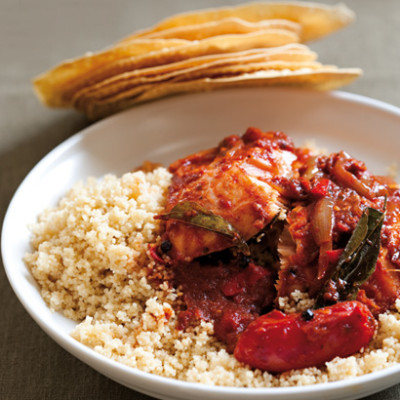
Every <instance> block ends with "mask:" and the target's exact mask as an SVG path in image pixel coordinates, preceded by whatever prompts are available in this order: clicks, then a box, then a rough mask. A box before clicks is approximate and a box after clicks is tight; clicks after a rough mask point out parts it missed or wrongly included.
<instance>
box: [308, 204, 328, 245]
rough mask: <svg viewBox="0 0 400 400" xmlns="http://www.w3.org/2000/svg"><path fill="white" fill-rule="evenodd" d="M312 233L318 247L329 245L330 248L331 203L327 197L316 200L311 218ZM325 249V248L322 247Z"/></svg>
mask: <svg viewBox="0 0 400 400" xmlns="http://www.w3.org/2000/svg"><path fill="white" fill-rule="evenodd" d="M312 217H313V218H312V223H311V226H312V232H313V236H314V240H315V243H316V244H317V245H318V246H322V245H323V244H326V243H330V244H331V247H332V230H333V222H334V218H333V201H332V199H330V198H329V197H323V198H322V199H320V200H318V201H317V203H316V204H315V206H314V212H313V216H312ZM324 247H325V246H324Z"/></svg>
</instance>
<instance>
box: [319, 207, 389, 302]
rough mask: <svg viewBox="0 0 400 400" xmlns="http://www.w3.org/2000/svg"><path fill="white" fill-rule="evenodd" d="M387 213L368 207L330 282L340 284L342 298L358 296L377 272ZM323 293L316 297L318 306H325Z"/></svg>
mask: <svg viewBox="0 0 400 400" xmlns="http://www.w3.org/2000/svg"><path fill="white" fill-rule="evenodd" d="M383 219H384V213H382V212H380V211H378V210H375V209H374V208H367V210H366V211H364V212H363V214H362V216H361V218H360V220H359V221H358V224H357V226H356V228H355V229H354V231H353V234H352V235H351V237H350V239H349V241H348V242H347V245H346V247H345V249H344V250H343V253H342V255H341V256H340V258H339V261H338V263H337V265H336V268H335V270H334V272H333V274H332V276H331V279H330V280H329V281H328V283H329V282H331V283H332V282H333V283H334V285H335V286H336V287H337V290H338V294H339V300H341V301H343V300H350V299H354V298H355V297H356V296H357V292H358V289H359V288H360V286H361V285H362V284H363V283H364V282H365V281H366V280H367V279H368V278H369V277H370V276H371V275H372V274H373V272H374V271H375V266H376V262H377V260H378V255H379V249H380V245H381V230H382V225H383ZM325 290H326V286H325V287H324V290H323V291H322V293H321V294H320V295H319V296H318V297H317V301H316V304H317V307H321V306H323V305H324V299H323V295H324V293H325Z"/></svg>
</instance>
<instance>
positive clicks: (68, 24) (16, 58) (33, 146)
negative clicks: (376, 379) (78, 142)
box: [0, 0, 400, 400]
mask: <svg viewBox="0 0 400 400" xmlns="http://www.w3.org/2000/svg"><path fill="white" fill-rule="evenodd" d="M235 3H239V2H238V1H235V0H231V1H226V0H215V1H212V0H197V1H195V0H186V1H179V0H146V1H139V0H133V1H130V0H113V1H107V0H85V1H81V2H80V1H77V0H70V1H67V0H58V1H54V0H53V1H51V0H35V1H31V0H0V49H1V53H0V59H1V64H0V65H1V67H0V88H1V90H0V115H1V117H0V222H1V221H2V220H3V217H4V214H5V211H6V208H7V205H8V203H9V201H10V200H11V197H12V195H13V193H14V191H15V190H16V188H17V187H18V185H19V184H20V182H21V181H22V179H23V178H24V176H25V175H26V174H27V173H28V172H29V170H30V169H31V168H32V167H33V166H34V165H35V164H36V163H37V162H38V161H39V160H40V159H41V158H42V157H43V156H44V155H45V154H46V153H48V152H49V151H50V150H51V149H53V148H54V147H55V146H56V145H57V144H59V143H60V142H62V141H63V140H64V139H66V138H68V137H69V136H71V135H73V134H74V133H76V132H78V131H79V130H81V129H82V128H84V127H85V126H87V125H88V122H87V121H86V119H85V118H84V117H83V116H81V115H79V114H77V113H75V112H73V111H54V110H48V109H46V108H44V107H42V106H41V104H39V102H38V101H37V99H36V98H35V96H34V94H33V92H32V87H31V84H30V80H31V79H32V77H34V76H35V75H37V74H38V73H40V72H43V71H44V70H46V69H48V68H49V67H51V66H53V65H54V64H56V63H58V62H59V61H61V60H64V59H66V58H69V57H74V56H78V55H81V54H82V53H84V52H86V51H88V50H95V49H99V48H101V47H103V46H105V45H107V44H110V43H112V42H113V41H115V40H117V39H119V38H121V37H124V36H126V35H128V34H129V33H130V32H132V31H135V30H137V29H140V28H144V27H146V26H149V25H152V24H154V23H155V22H157V21H158V20H160V19H162V18H164V17H166V16H168V15H170V14H173V13H177V12H181V11H185V10H191V9H196V8H206V7H212V6H215V5H224V4H235ZM324 3H331V4H332V3H334V2H333V1H324ZM347 4H348V5H349V6H350V7H351V8H353V9H354V10H355V11H356V14H357V20H356V22H355V23H354V24H353V25H352V26H350V27H349V28H347V29H345V30H343V31H341V32H338V33H336V34H334V35H332V36H331V37H328V38H325V39H323V40H321V41H320V42H318V43H315V44H311V47H312V48H314V49H315V50H317V51H318V52H319V54H320V59H321V60H322V61H323V62H324V63H333V64H336V65H339V66H343V67H346V66H348V67H361V68H363V70H364V76H363V77H362V78H361V79H359V80H358V81H357V82H356V83H354V84H353V85H351V86H348V87H347V88H345V89H344V90H346V91H350V92H353V93H359V94H363V95H366V96H370V97H373V98H377V99H379V100H383V101H387V102H389V103H392V104H394V105H396V106H400V67H399V66H400V50H399V49H400V2H399V1H398V0H384V1H370V0H349V1H348V2H347ZM377 134H379V133H378V132H377ZM399 134H400V132H399ZM0 327H1V328H0V357H1V358H0V360H1V362H0V398H1V399H5V400H21V399H97V400H100V399H114V398H115V399H117V398H118V399H121V400H122V399H149V397H148V396H145V395H142V394H140V393H136V392H133V391H131V390H129V389H127V388H125V387H123V386H120V385H119V384H117V383H114V382H113V381H111V380H109V379H107V378H105V377H103V376H102V375H100V374H98V373H97V372H95V371H94V370H92V369H91V368H89V367H87V366H86V365H85V364H83V363H81V362H80V361H78V360H77V359H75V358H74V357H72V356H71V355H70V354H68V353H67V352H66V351H64V350H63V349H62V348H61V347H59V346H58V345H56V344H55V343H54V342H53V341H52V340H51V339H50V338H49V337H48V336H46V335H45V334H44V333H43V332H42V331H41V329H40V328H39V327H38V326H37V325H36V324H35V323H34V321H33V320H32V319H31V318H30V317H29V316H28V314H27V313H26V311H25V310H24V309H23V307H22V306H21V305H20V303H19V302H18V300H17V298H16V296H15V295H14V293H13V291H12V289H11V287H10V285H9V283H8V281H7V279H6V276H5V273H4V270H3V268H0ZM399 398H400V385H398V386H395V387H393V388H391V389H388V390H386V391H384V392H382V393H378V394H376V395H373V396H370V397H368V399H369V400H383V399H385V400H390V399H399Z"/></svg>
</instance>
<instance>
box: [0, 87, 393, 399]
mask: <svg viewBox="0 0 400 400" xmlns="http://www.w3.org/2000/svg"><path fill="white" fill-rule="evenodd" d="M248 126H255V127H259V128H261V129H263V130H281V131H284V132H286V133H287V134H288V135H289V136H291V137H292V138H293V139H294V140H295V142H296V143H297V144H302V143H303V142H304V141H306V140H307V139H312V140H314V141H315V143H316V144H317V145H318V146H319V147H326V148H328V149H329V150H330V151H337V150H341V149H345V150H346V151H347V152H349V153H350V154H352V155H353V156H354V157H356V158H360V159H362V160H363V161H365V162H366V163H367V165H368V167H369V169H370V170H371V171H373V172H374V173H376V174H385V173H386V172H387V167H388V166H389V165H390V164H391V163H392V162H395V161H396V160H397V159H398V153H399V150H400V110H399V109H398V108H396V107H393V106H391V105H388V104H385V103H382V102H379V101H376V100H372V99H368V98H365V97H361V96H357V95H352V94H348V93H343V92H333V93H318V92H310V91H303V90H295V89H293V90H291V89H263V88H257V89H255V88H252V89H231V90H224V91H218V92H213V93H202V94H193V95H185V96H179V97H173V98H169V99H165V100H160V101H157V102H153V103H149V104H145V105H142V106H140V107H137V108H134V109H131V110H128V111H126V112H123V113H120V114H118V115H115V116H113V117H111V118H108V119H106V120H104V121H101V122H99V123H96V124H94V125H92V126H90V127H89V128H87V129H85V130H84V131H82V132H80V133H78V134H76V135H75V136H73V137H71V138H70V139H68V140H66V141H65V142H64V143H62V144H61V145H59V146H58V147H56V148H55V149H54V150H53V151H52V152H50V153H49V154H48V155H47V156H46V157H44V159H43V160H42V161H41V162H39V163H38V165H37V166H36V167H35V168H34V169H33V170H32V171H31V172H30V174H29V175H28V176H27V177H26V178H25V180H24V181H23V182H22V184H21V186H20V187H19V189H18V190H17V192H16V193H15V195H14V198H13V200H12V201H11V203H10V206H9V209H8V212H7V214H6V217H5V220H4V225H3V232H2V243H1V245H2V254H3V259H4V265H5V269H6V273H7V276H8V279H9V281H10V283H11V285H12V287H13V289H14V291H15V293H16V295H17V296H18V298H19V300H20V301H21V303H22V304H23V305H24V307H25V308H26V310H27V311H28V312H29V314H30V315H31V316H32V318H33V319H34V320H35V321H36V322H37V323H38V324H39V325H40V326H41V327H42V329H43V330H44V331H45V332H46V333H47V334H48V335H49V336H51V337H52V338H53V339H54V340H55V341H56V342H57V343H59V344H60V345H61V346H62V347H64V348H65V349H66V350H68V351H69V352H70V353H72V354H73V355H75V356H76V357H77V358H79V359H81V360H82V361H83V362H85V363H86V364H88V365H90V366H91V367H93V368H94V369H96V370H97V371H99V372H101V373H102V374H104V375H106V376H108V377H110V378H111V379H113V380H115V381H117V382H119V383H121V384H123V385H125V386H128V387H130V388H132V389H135V390H138V391H140V392H143V393H146V394H148V395H151V396H154V397H157V398H160V399H193V400H196V399H198V400H203V399H205V398H207V399H210V400H211V399H229V400H238V399H241V400H244V399H246V400H259V399H263V400H265V399H269V400H275V399H281V400H282V399H285V400H289V399H290V400H294V399H308V400H312V399H321V398H324V399H325V400H329V399H356V398H360V397H363V396H366V395H368V394H371V393H373V392H377V391H379V390H383V389H385V388H386V387H388V386H391V385H394V384H396V383H397V382H399V381H400V366H395V367H391V368H388V369H386V370H383V371H379V372H375V373H372V374H369V375H366V376H362V377H359V378H354V379H348V380H345V381H340V382H333V383H329V384H319V385H313V386H304V387H292V388H270V389H268V388H265V389H243V388H242V389H238V388H226V387H211V386H206V385H201V384H191V383H187V382H181V381H176V380H173V379H168V378H162V377H159V376H155V375H152V374H148V373H144V372H141V371H138V370H136V369H132V368H129V367H126V366H124V365H121V364H119V363H117V362H115V361H112V360H109V359H107V358H105V357H103V356H101V355H99V354H97V353H96V352H95V351H93V350H91V349H89V348H87V347H85V346H84V345H82V344H81V343H79V342H77V341H75V340H74V339H72V338H71V337H70V336H69V332H70V331H71V329H72V328H73V327H74V326H75V323H74V322H73V321H71V320H68V319H67V318H65V317H63V316H62V315H60V314H59V313H52V312H50V310H49V308H48V307H47V305H46V304H45V303H44V301H43V300H42V298H41V297H40V294H39V291H38V288H37V285H36V283H35V281H34V280H33V278H32V276H31V275H30V273H29V271H28V270H27V268H26V266H25V265H24V263H23V261H22V257H23V255H24V254H25V252H26V251H28V250H29V231H28V228H27V226H28V224H29V223H32V222H34V221H35V219H36V217H37V215H38V214H39V213H40V212H41V211H42V210H43V208H44V207H47V206H53V205H55V204H56V203H57V201H58V200H59V198H60V197H61V196H62V195H63V194H64V193H65V192H66V190H67V189H68V188H70V187H71V186H72V185H73V184H74V183H75V182H76V181H78V180H81V179H86V178H87V177H88V176H101V175H103V174H105V173H109V172H112V173H115V174H122V173H124V172H126V171H128V170H131V169H132V168H133V167H135V166H137V165H140V164H141V163H142V162H143V161H145V160H152V161H158V162H163V163H164V164H165V165H168V163H169V162H171V161H173V160H175V159H176V158H178V157H181V156H184V155H187V154H189V153H191V152H194V151H197V150H200V149H205V148H208V147H211V146H214V145H215V144H216V143H217V142H218V141H219V140H220V139H222V138H223V137H225V136H227V135H230V134H241V133H243V132H244V131H245V130H246V128H247V127H248Z"/></svg>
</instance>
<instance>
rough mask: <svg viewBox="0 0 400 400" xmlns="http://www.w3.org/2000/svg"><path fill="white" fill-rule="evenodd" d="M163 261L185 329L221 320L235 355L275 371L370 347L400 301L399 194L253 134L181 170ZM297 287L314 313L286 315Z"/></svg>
mask: <svg viewBox="0 0 400 400" xmlns="http://www.w3.org/2000/svg"><path fill="white" fill-rule="evenodd" d="M169 169H170V171H171V173H172V174H173V178H172V184H171V186H170V188H169V193H168V198H167V205H166V210H165V213H164V214H163V215H161V216H160V218H161V219H163V220H164V221H165V233H164V236H163V242H162V244H161V246H160V248H158V249H157V255H156V257H158V258H159V259H162V260H163V262H165V263H167V264H168V265H169V267H170V268H171V270H172V271H173V276H174V283H175V285H176V286H177V287H178V288H179V290H180V291H181V292H182V293H183V302H184V309H183V310H182V311H181V312H180V314H179V328H180V329H186V328H188V327H189V326H191V325H195V324H197V323H198V322H199V320H206V321H211V322H213V324H214V332H215V335H216V336H217V337H218V339H219V340H221V341H222V342H224V343H225V344H226V346H227V350H228V351H229V352H233V353H234V355H235V357H236V358H237V359H238V360H239V361H243V362H245V363H247V364H249V365H250V366H251V367H254V368H260V369H262V370H267V371H270V372H281V371H285V370H289V369H293V368H303V367H309V366H319V365H322V364H323V363H324V362H326V361H329V360H331V359H333V358H334V357H336V356H342V357H344V356H348V355H351V354H353V353H355V352H357V351H359V350H360V349H361V348H363V347H365V346H367V345H368V343H369V341H370V340H371V338H372V337H373V335H374V332H375V330H376V326H377V322H376V320H375V318H376V317H377V315H378V314H379V313H382V312H384V311H386V310H388V309H390V308H392V307H393V305H394V302H395V300H396V299H397V298H398V297H399V295H400V273H399V272H400V189H399V187H398V185H397V184H396V183H395V182H394V181H393V180H392V179H390V178H388V177H380V176H374V175H372V174H370V172H369V171H368V170H367V168H366V166H365V164H364V163H362V162H361V161H358V160H355V159H354V158H352V157H350V156H349V155H348V154H346V153H345V152H339V153H334V154H329V155H326V154H316V153H315V152H314V151H313V150H311V149H308V148H301V147H295V146H294V144H293V142H292V140H291V139H290V138H289V137H287V136H286V135H285V134H284V133H282V132H262V131H260V130H259V129H255V128H249V129H248V130H247V131H246V133H245V134H244V135H243V136H241V137H239V136H229V137H227V138H225V139H224V140H223V141H222V142H221V143H220V144H219V146H217V147H215V148H212V149H209V150H205V151H201V152H199V153H196V154H193V155H190V156H188V157H186V158H183V159H181V160H178V161H176V162H174V163H173V164H172V165H171V166H170V168H169ZM295 290H299V291H300V292H302V293H305V294H307V295H308V297H309V298H311V299H314V300H315V306H314V308H313V309H312V310H311V309H308V310H305V311H304V312H299V313H293V314H285V313H283V312H282V311H280V310H279V301H278V299H279V298H281V297H289V296H290V295H291V293H293V292H294V291H295Z"/></svg>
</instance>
